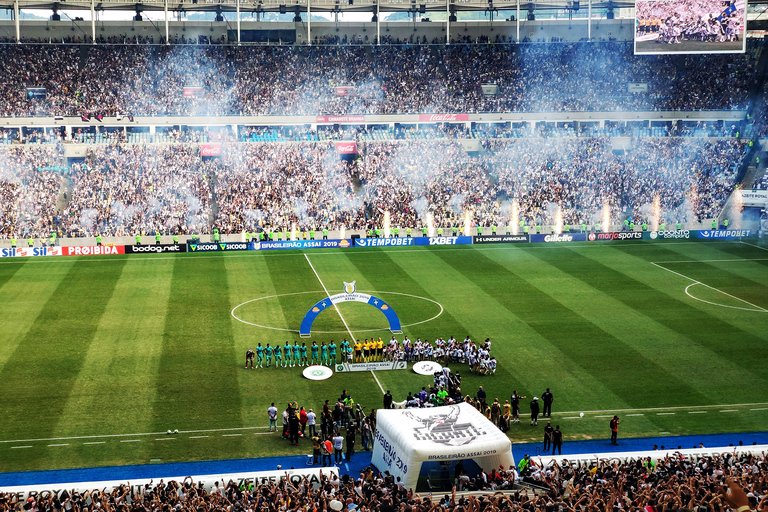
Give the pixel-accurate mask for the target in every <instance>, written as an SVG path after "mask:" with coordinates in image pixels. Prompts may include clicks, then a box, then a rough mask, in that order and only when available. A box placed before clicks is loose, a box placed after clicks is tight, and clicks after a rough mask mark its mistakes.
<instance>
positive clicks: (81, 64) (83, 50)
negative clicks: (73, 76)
mask: <svg viewBox="0 0 768 512" xmlns="http://www.w3.org/2000/svg"><path fill="white" fill-rule="evenodd" d="M90 47H91V45H89V44H81V45H80V60H79V61H78V63H77V70H78V71H82V70H83V69H84V68H85V65H86V63H87V62H88V48H90Z"/></svg>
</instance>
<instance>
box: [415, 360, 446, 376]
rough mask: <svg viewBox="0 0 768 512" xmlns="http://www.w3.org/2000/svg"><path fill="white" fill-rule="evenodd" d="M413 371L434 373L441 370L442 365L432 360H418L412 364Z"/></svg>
mask: <svg viewBox="0 0 768 512" xmlns="http://www.w3.org/2000/svg"><path fill="white" fill-rule="evenodd" d="M413 371H415V372H416V373H418V374H419V375H434V374H436V373H437V372H441V371H443V367H442V366H441V365H440V363H436V362H434V361H420V362H418V363H416V364H414V365H413Z"/></svg>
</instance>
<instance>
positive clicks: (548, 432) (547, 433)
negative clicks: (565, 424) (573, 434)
mask: <svg viewBox="0 0 768 512" xmlns="http://www.w3.org/2000/svg"><path fill="white" fill-rule="evenodd" d="M554 431H555V429H553V428H552V422H551V421H548V422H547V426H546V427H544V451H545V452H546V451H548V450H549V447H550V446H552V432H554Z"/></svg>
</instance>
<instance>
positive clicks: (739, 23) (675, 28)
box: [635, 0, 747, 55]
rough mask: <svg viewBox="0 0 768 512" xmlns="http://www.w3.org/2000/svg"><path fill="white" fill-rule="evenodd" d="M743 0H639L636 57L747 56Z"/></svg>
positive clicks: (637, 6) (636, 15)
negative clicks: (662, 55) (678, 55)
mask: <svg viewBox="0 0 768 512" xmlns="http://www.w3.org/2000/svg"><path fill="white" fill-rule="evenodd" d="M746 25H747V10H746V2H745V1H744V0H638V1H637V3H636V4H635V55H642V54H648V55H658V54H668V53H744V51H745V48H746V45H745V38H744V33H745V29H746Z"/></svg>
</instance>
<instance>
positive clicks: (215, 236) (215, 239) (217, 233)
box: [213, 228, 221, 242]
mask: <svg viewBox="0 0 768 512" xmlns="http://www.w3.org/2000/svg"><path fill="white" fill-rule="evenodd" d="M220 239H221V237H220V236H219V230H218V229H216V228H213V241H214V242H218V241H219V240H220Z"/></svg>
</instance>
